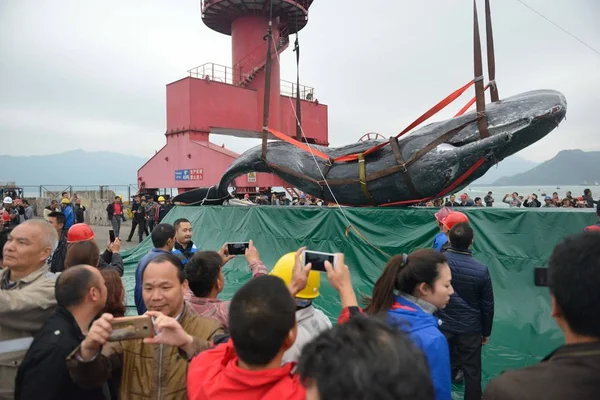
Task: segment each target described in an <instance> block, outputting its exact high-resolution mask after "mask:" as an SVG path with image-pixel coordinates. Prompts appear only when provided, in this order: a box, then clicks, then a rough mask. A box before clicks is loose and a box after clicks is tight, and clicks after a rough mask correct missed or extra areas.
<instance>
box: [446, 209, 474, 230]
mask: <svg viewBox="0 0 600 400" xmlns="http://www.w3.org/2000/svg"><path fill="white" fill-rule="evenodd" d="M461 222H469V218H468V217H467V216H466V215H465V214H463V213H461V212H460V211H454V212H453V213H452V214H449V215H448V216H447V217H446V218H444V220H443V221H442V224H444V226H445V227H446V229H448V230H450V229H452V227H453V226H454V225H456V224H460V223H461Z"/></svg>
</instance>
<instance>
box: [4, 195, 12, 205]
mask: <svg viewBox="0 0 600 400" xmlns="http://www.w3.org/2000/svg"><path fill="white" fill-rule="evenodd" d="M4 204H12V199H11V198H10V197H9V196H6V197H5V198H4Z"/></svg>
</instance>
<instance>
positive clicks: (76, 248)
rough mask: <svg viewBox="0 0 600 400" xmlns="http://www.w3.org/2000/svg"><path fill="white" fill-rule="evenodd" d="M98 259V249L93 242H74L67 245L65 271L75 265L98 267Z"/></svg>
mask: <svg viewBox="0 0 600 400" xmlns="http://www.w3.org/2000/svg"><path fill="white" fill-rule="evenodd" d="M99 259H100V249H99V248H98V245H97V244H96V242H95V241H93V240H86V241H83V242H75V243H71V244H69V247H68V249H67V256H66V257H65V269H67V268H69V267H74V266H75V265H91V266H92V267H97V266H98V260H99Z"/></svg>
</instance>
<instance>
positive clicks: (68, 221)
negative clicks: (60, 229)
mask: <svg viewBox="0 0 600 400" xmlns="http://www.w3.org/2000/svg"><path fill="white" fill-rule="evenodd" d="M63 213H64V214H65V229H66V230H69V228H70V227H72V226H73V224H75V213H74V212H73V206H72V205H70V204H68V205H67V206H66V207H65V208H64V209H63Z"/></svg>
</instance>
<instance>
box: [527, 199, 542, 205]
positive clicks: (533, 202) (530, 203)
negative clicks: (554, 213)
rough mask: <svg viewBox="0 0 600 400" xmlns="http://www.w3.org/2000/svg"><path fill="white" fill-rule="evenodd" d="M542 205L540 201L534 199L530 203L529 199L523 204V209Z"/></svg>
mask: <svg viewBox="0 0 600 400" xmlns="http://www.w3.org/2000/svg"><path fill="white" fill-rule="evenodd" d="M541 206H542V203H541V202H540V201H539V200H538V199H533V200H531V201H529V199H527V200H525V201H524V202H523V207H541Z"/></svg>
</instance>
